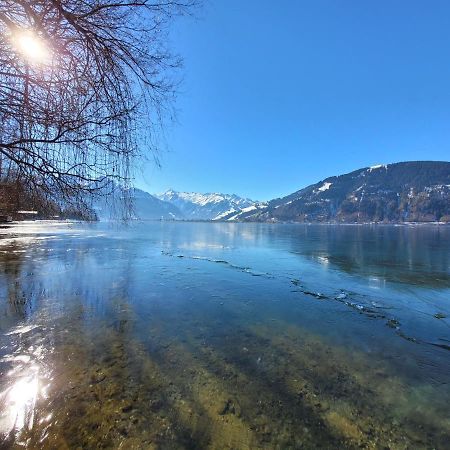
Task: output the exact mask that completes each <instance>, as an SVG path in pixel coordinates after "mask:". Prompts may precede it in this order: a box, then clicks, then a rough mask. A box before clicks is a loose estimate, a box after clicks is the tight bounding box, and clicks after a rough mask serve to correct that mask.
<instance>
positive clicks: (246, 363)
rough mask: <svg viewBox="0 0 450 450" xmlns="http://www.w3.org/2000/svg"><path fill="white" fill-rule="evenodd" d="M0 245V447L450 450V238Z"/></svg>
mask: <svg viewBox="0 0 450 450" xmlns="http://www.w3.org/2000/svg"><path fill="white" fill-rule="evenodd" d="M2 232H3V234H2V235H1V238H0V294H1V301H0V332H1V333H0V347H1V349H0V374H1V382H0V390H1V392H2V393H1V396H0V410H1V415H0V433H1V439H2V442H3V445H4V446H5V447H19V446H21V447H23V446H25V447H28V448H101V447H103V448H118V447H123V448H211V449H218V448H230V449H231V448H234V449H236V448H280V449H285V448H449V444H448V443H449V442H450V406H449V405H450V389H449V381H450V351H449V350H450V295H449V294H450V227H438V226H415V227H414V226H409V227H406V226H398V227H395V226H379V225H378V226H327V225H281V224H278V225H275V224H273V225H272V224H227V223H217V224H212V223H169V222H153V223H150V222H149V223H141V224H136V225H133V226H130V227H126V228H122V227H119V226H112V225H108V224H95V225H82V224H61V223H28V224H20V225H14V226H12V227H10V228H5V229H3V230H2Z"/></svg>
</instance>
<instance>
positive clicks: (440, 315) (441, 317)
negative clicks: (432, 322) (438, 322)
mask: <svg viewBox="0 0 450 450" xmlns="http://www.w3.org/2000/svg"><path fill="white" fill-rule="evenodd" d="M433 317H436V319H445V318H446V317H447V316H446V315H445V314H443V313H440V312H439V313H436V314H434V316H433Z"/></svg>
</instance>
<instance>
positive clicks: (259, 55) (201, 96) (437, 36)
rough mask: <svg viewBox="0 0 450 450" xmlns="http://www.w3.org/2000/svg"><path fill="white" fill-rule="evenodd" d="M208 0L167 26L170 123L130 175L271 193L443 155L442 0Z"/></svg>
mask: <svg viewBox="0 0 450 450" xmlns="http://www.w3.org/2000/svg"><path fill="white" fill-rule="evenodd" d="M206 2H207V3H206V5H205V7H204V8H203V10H202V11H201V12H200V13H199V16H200V17H199V18H198V19H192V18H191V19H182V20H181V21H179V22H178V24H177V26H176V27H175V29H174V32H173V35H172V40H173V48H174V49H176V51H177V52H178V53H180V54H181V55H182V56H183V57H184V60H185V67H184V82H183V85H182V88H181V93H180V96H179V98H178V101H177V109H178V111H179V114H178V124H176V125H175V126H173V127H171V128H170V129H169V130H168V131H167V143H168V149H167V150H166V151H164V152H163V153H162V154H161V162H162V168H161V169H156V168H155V167H154V166H153V165H152V164H150V163H148V164H146V165H145V166H144V168H143V170H142V174H141V175H139V176H138V180H137V185H138V187H141V188H143V189H145V190H147V191H149V192H161V191H164V190H166V189H168V188H173V189H175V190H181V191H198V192H224V193H236V194H238V195H242V196H248V197H250V198H253V199H257V200H268V199H271V198H275V197H279V196H282V195H286V194H289V193H291V192H294V191H296V190H298V189H300V188H302V187H304V186H306V185H308V184H311V183H315V182H317V181H319V180H321V179H323V178H326V177H327V176H331V175H337V174H341V173H346V172H349V171H351V170H354V169H357V168H360V167H365V166H370V165H374V164H378V163H390V162H396V161H406V160H449V159H450V1H448V0H444V1H440V0H433V1H426V0H421V1H416V0H395V1H392V0H377V1H372V0H370V1H369V0H351V1H350V0H339V1H337V0H309V1H303V0H280V1H273V0H206Z"/></svg>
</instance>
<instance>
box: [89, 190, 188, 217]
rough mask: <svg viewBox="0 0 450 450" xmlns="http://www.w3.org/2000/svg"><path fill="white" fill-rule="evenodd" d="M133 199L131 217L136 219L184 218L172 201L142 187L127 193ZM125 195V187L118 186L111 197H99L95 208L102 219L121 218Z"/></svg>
mask: <svg viewBox="0 0 450 450" xmlns="http://www.w3.org/2000/svg"><path fill="white" fill-rule="evenodd" d="M126 195H127V197H128V198H130V199H131V211H125V213H127V215H128V213H130V214H131V218H132V219H135V220H179V219H183V214H182V213H181V211H180V210H179V209H178V208H177V207H176V206H174V205H172V204H171V203H168V202H165V201H163V200H160V199H159V198H157V197H155V196H154V195H151V194H149V193H148V192H145V191H143V190H141V189H137V188H133V189H132V191H131V192H127V193H126ZM124 196H125V193H124V191H123V189H120V188H118V189H117V191H116V192H115V193H114V194H113V195H112V196H111V197H105V198H100V199H98V200H97V201H96V202H95V204H94V210H95V212H96V214H97V216H98V218H99V219H100V220H109V219H120V218H121V215H122V214H121V213H122V212H123V211H122V210H121V209H122V208H124V205H123V202H122V199H123V197H124Z"/></svg>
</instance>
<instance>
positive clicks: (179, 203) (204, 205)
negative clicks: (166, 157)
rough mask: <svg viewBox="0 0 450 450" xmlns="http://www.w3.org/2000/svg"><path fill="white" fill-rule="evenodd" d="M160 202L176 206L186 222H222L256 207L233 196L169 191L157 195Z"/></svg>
mask: <svg viewBox="0 0 450 450" xmlns="http://www.w3.org/2000/svg"><path fill="white" fill-rule="evenodd" d="M158 198H159V199H160V200H163V201H166V202H169V203H171V204H172V205H173V206H176V207H177V208H178V209H179V210H180V211H181V213H182V214H183V216H184V218H185V219H186V220H223V218H224V217H228V216H230V215H236V214H238V213H241V212H242V211H243V210H245V209H246V208H251V207H253V206H254V205H256V202H254V201H253V200H250V199H248V198H241V197H239V196H237V195H234V194H218V193H210V194H199V193H197V192H176V191H173V190H169V191H166V192H164V193H163V194H160V195H158Z"/></svg>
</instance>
